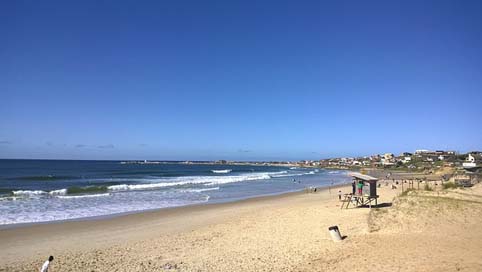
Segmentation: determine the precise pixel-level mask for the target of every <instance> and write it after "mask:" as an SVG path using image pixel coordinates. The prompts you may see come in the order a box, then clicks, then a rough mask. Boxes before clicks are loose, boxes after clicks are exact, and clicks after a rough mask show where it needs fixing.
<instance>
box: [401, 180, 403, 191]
mask: <svg viewBox="0 0 482 272" xmlns="http://www.w3.org/2000/svg"><path fill="white" fill-rule="evenodd" d="M401 183H402V193H403V180H402V182H401Z"/></svg>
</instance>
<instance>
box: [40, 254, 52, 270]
mask: <svg viewBox="0 0 482 272" xmlns="http://www.w3.org/2000/svg"><path fill="white" fill-rule="evenodd" d="M53 260H54V256H50V257H49V259H48V260H46V261H45V263H44V265H42V268H40V272H48V271H49V265H50V263H51V262H52V261H53Z"/></svg>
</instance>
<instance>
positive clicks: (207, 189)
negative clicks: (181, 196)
mask: <svg viewBox="0 0 482 272" xmlns="http://www.w3.org/2000/svg"><path fill="white" fill-rule="evenodd" d="M217 190H219V187H213V188H205V189H187V190H182V191H183V192H195V193H202V192H207V191H217Z"/></svg>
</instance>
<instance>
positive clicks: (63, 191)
mask: <svg viewBox="0 0 482 272" xmlns="http://www.w3.org/2000/svg"><path fill="white" fill-rule="evenodd" d="M49 194H50V195H66V194H67V189H60V190H53V191H50V192H49Z"/></svg>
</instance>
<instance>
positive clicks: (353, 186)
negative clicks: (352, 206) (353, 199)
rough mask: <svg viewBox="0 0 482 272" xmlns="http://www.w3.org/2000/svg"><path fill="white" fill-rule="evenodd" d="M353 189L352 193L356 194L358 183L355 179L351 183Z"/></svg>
mask: <svg viewBox="0 0 482 272" xmlns="http://www.w3.org/2000/svg"><path fill="white" fill-rule="evenodd" d="M351 190H352V193H351V194H352V195H354V194H355V192H356V183H355V181H353V182H352V183H351Z"/></svg>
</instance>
